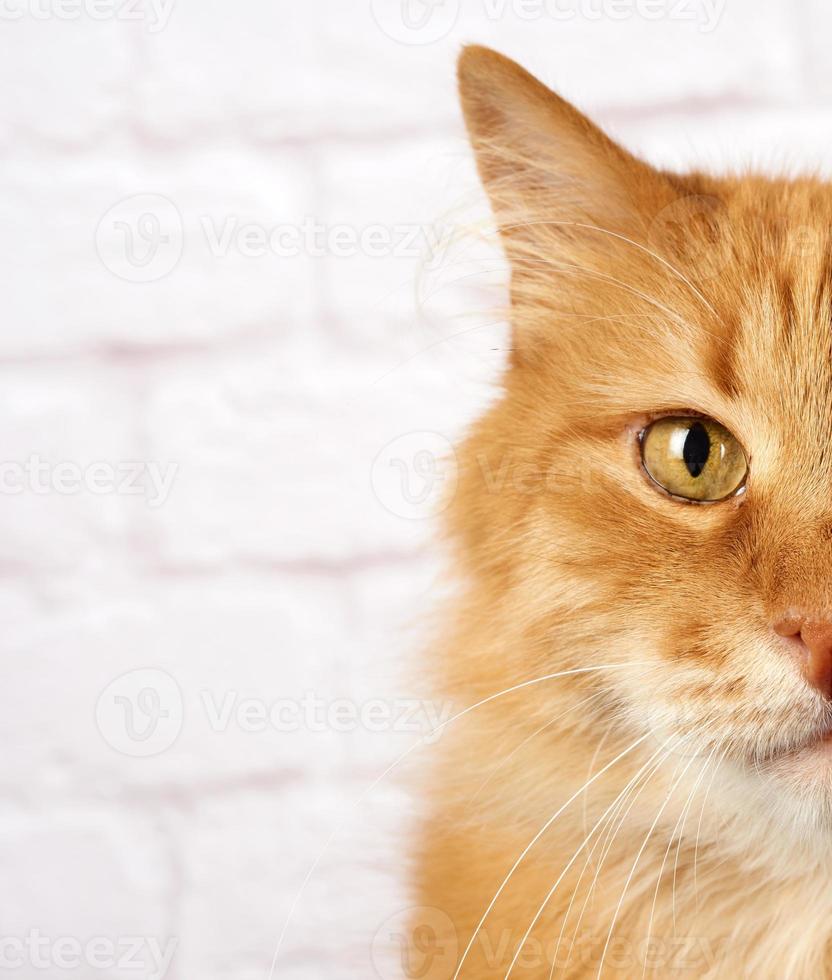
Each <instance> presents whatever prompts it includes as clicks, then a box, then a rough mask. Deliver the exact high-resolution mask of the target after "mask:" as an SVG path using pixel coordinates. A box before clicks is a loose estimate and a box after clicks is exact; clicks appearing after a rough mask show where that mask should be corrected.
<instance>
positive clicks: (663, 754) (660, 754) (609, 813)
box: [505, 745, 672, 980]
mask: <svg viewBox="0 0 832 980" xmlns="http://www.w3.org/2000/svg"><path fill="white" fill-rule="evenodd" d="M670 751H672V750H667V749H666V745H661V746H659V748H658V749H657V750H656V751H655V752H654V753H653V754H652V755H651V756H650V758H649V759H648V760H647V761H646V762H645V763H644V765H643V766H642V767H641V768H640V769H639V771H638V772H637V773H636V774H635V776H633V777H632V778H631V779H630V781H629V782H628V783H627V785H626V786H625V787H624V788H623V789H622V790H621V792H620V793H618V795H617V796H616V797H615V799H614V800H613V801H612V803H610V805H609V806H608V807H607V809H606V810H605V811H604V813H603V814H602V815H601V817H600V818H599V819H598V820H597V821H596V823H595V825H594V826H593V828H592V830H590V831H589V833H588V834H585V835H584V840H583V842H582V843H581V845H580V847H579V848H578V849H577V850H576V851H575V853H574V855H573V856H572V859H571V860H570V861H569V863H568V864H567V865H566V867H565V868H564V869H563V871H562V872H561V874H560V876H559V877H558V879H557V881H556V882H555V884H554V885H553V886H552V888H551V889H550V891H549V893H548V894H547V895H546V897H545V898H544V900H543V902H542V903H541V904H540V907H539V908H538V910H537V913H536V914H535V916H534V918H533V919H532V921H531V923H530V924H529V927H528V929H527V930H526V932H525V934H524V935H523V938H522V939H521V940H520V944H519V945H518V947H517V949H516V950H515V953H514V958H513V959H512V961H511V964H510V965H509V968H508V972H507V973H506V976H505V980H508V976H509V974H510V973H511V971H512V969H513V967H514V965H515V964H516V962H517V960H518V958H519V956H520V953H521V952H522V949H523V946H524V945H525V943H526V941H527V940H528V938H529V936H530V935H531V932H532V930H533V929H534V926H535V924H536V923H537V921H538V919H539V918H540V916H541V915H542V914H543V911H544V909H545V908H546V905H547V904H548V903H549V901H550V899H551V898H552V895H554V893H555V890H556V889H557V887H558V885H559V884H560V882H561V881H562V879H563V877H564V876H565V875H566V872H567V871H568V870H569V868H570V867H571V866H572V864H573V863H574V861H575V860H577V858H578V855H579V854H580V853H581V851H582V850H583V849H584V848H585V847H586V845H587V844H588V843H589V841H590V840H591V839H592V837H593V835H594V834H595V832H596V831H597V830H598V829H599V827H601V826H602V824H603V823H604V822H605V821H608V820H612V819H613V818H614V816H615V813H614V811H615V810H616V809H617V808H618V807H619V806H620V805H621V803H622V801H623V800H624V799H625V798H626V795H627V794H628V791H629V790H630V788H631V787H632V786H634V785H635V784H636V783H637V782H638V780H639V778H640V777H641V775H642V774H643V773H644V772H645V771H646V770H647V769H648V768H650V767H651V766H652V769H653V771H654V770H655V769H656V768H657V767H658V766H659V765H661V763H662V761H663V760H664V759H666V758H667V757H668V755H669V754H670ZM656 760H658V761H656ZM600 840H601V836H600V834H599V836H598V838H597V839H596V841H595V844H594V845H593V848H592V851H591V852H590V854H589V855H588V857H587V862H588V860H589V857H591V854H592V853H593V852H594V850H595V848H596V847H597V846H598V843H599V842H600ZM586 867H587V864H586V863H585V864H584V870H583V871H582V872H581V876H580V877H579V879H578V883H577V885H576V890H577V887H578V886H579V885H580V881H581V878H583V874H584V872H585V871H586ZM574 898H575V891H573V893H572V900H571V901H570V903H569V908H568V909H567V912H566V916H565V917H564V920H563V925H565V923H566V919H568V917H569V909H571V907H572V903H573V902H574ZM562 937H563V926H562V927H561V932H560V935H559V937H558V943H557V945H556V947H555V950H554V953H553V956H552V971H550V973H549V976H550V978H551V976H552V975H553V971H554V968H555V964H556V962H557V954H558V951H559V949H560V940H561V939H562Z"/></svg>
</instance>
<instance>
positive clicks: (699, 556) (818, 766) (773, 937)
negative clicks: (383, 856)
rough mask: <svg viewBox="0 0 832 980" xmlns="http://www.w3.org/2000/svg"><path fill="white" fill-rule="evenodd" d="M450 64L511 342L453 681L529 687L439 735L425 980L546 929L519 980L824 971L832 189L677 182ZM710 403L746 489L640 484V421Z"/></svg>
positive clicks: (535, 94) (426, 892) (521, 80)
mask: <svg viewBox="0 0 832 980" xmlns="http://www.w3.org/2000/svg"><path fill="white" fill-rule="evenodd" d="M459 79H460V92H461V98H462V104H463V109H464V113H465V118H466V122H467V125H468V129H469V133H470V137H471V141H472V145H473V148H474V151H475V153H476V155H477V161H478V165H479V170H480V174H481V177H482V180H483V183H484V185H485V187H486V190H487V191H488V194H489V197H490V199H491V204H492V208H493V211H494V213H495V216H496V219H497V223H498V226H499V228H500V231H501V234H502V240H503V243H504V247H505V250H506V254H507V257H508V259H509V261H510V263H511V267H512V286H511V319H512V327H513V353H512V357H511V362H510V364H509V366H508V368H507V371H506V374H505V378H504V383H503V387H504V394H503V396H502V397H501V398H500V399H499V401H498V402H497V404H495V405H494V406H493V407H492V408H491V409H490V411H489V412H488V413H487V415H486V416H485V417H484V418H483V419H481V420H480V422H479V423H478V424H477V425H476V426H475V427H474V429H473V431H472V432H471V433H470V435H469V437H468V438H467V440H466V442H465V444H464V445H463V446H462V447H461V450H460V459H461V461H462V472H461V478H460V486H459V489H458V491H457V493H456V496H455V498H454V500H453V502H452V504H451V506H450V508H449V513H450V530H451V534H452V540H453V542H454V547H455V556H456V570H457V573H458V577H459V580H460V582H461V596H460V597H459V598H458V599H457V601H456V602H455V605H454V608H453V611H452V615H451V617H450V624H449V627H448V635H447V637H446V638H445V642H443V644H442V645H441V648H440V657H439V660H438V662H437V664H436V669H437V671H438V673H439V679H440V686H441V689H442V690H443V692H446V693H447V694H448V695H449V696H450V697H452V698H453V699H454V700H455V703H456V704H457V706H459V707H461V706H465V705H474V704H476V703H477V702H479V701H481V700H482V699H486V698H489V697H490V696H491V695H494V694H496V693H497V692H501V691H505V690H508V689H510V688H512V687H514V686H516V685H520V684H523V683H524V682H527V681H535V682H534V683H530V684H527V685H526V686H524V687H522V688H520V689H518V690H514V691H512V692H510V693H507V694H504V695H501V696H499V697H496V698H494V699H493V700H490V701H488V703H486V704H483V705H481V706H479V707H476V708H475V709H474V710H472V711H471V712H469V713H468V714H466V715H465V717H463V718H461V719H460V720H459V721H458V722H456V723H454V724H452V725H450V726H449V728H448V731H447V733H446V734H445V735H444V737H443V740H442V742H441V743H440V745H439V747H438V748H437V749H435V750H434V751H437V752H438V753H439V759H438V761H437V763H436V765H435V767H434V769H433V770H432V772H431V781H430V791H429V796H430V801H431V804H430V806H431V812H430V816H429V818H428V819H427V820H426V821H425V824H424V828H423V835H422V840H421V844H420V849H419V861H418V871H417V888H418V895H419V905H420V906H424V907H429V908H431V909H433V910H435V912H432V913H426V912H422V913H419V915H417V916H416V917H415V919H419V916H428V918H430V916H431V915H433V916H434V917H435V918H434V920H435V921H439V922H441V923H443V926H442V927H441V928H438V927H437V928H434V932H435V933H438V934H437V935H434V936H433V940H435V942H434V941H433V940H432V942H431V943H428V944H427V946H426V945H425V943H426V939H425V937H426V936H427V935H428V933H427V932H425V931H424V930H422V931H421V932H420V931H419V929H418V928H417V927H418V926H419V925H420V922H419V921H414V936H417V937H421V939H419V941H418V942H417V943H416V945H417V947H418V949H420V950H422V954H423V958H422V961H420V962H422V963H423V964H424V968H425V971H426V972H424V973H422V974H419V975H423V976H427V977H432V978H437V980H438V978H439V977H452V976H454V972H455V970H456V969H457V965H458V962H459V960H460V958H461V956H462V953H463V951H464V950H465V949H466V947H467V946H468V945H469V942H470V943H471V946H470V950H469V952H468V953H467V955H466V956H465V958H464V962H463V963H462V966H461V969H460V971H459V976H460V977H464V978H485V977H503V976H505V975H506V973H507V971H508V969H509V965H510V964H511V963H512V959H513V957H514V955H515V952H516V951H517V950H518V947H519V944H520V943H521V940H522V939H523V937H524V934H525V933H526V932H527V929H529V930H530V931H529V934H528V937H527V939H526V942H525V945H524V946H523V948H522V949H521V950H520V956H519V958H518V959H517V961H516V962H515V963H514V966H513V969H512V972H511V976H512V977H518V978H520V977H528V978H546V977H549V976H550V972H551V973H552V975H554V976H559V977H563V976H568V977H594V976H598V975H599V973H600V972H601V971H602V972H603V976H605V977H628V978H632V977H640V976H642V975H644V976H650V977H672V976H676V975H684V976H697V977H730V978H736V977H740V976H755V977H778V978H782V977H799V978H815V977H817V978H820V977H826V976H828V975H829V974H830V971H832V953H830V941H831V940H832V887H829V885H828V882H829V880H830V873H832V753H828V752H827V750H825V749H824V750H821V749H818V748H817V747H816V743H817V741H818V739H819V738H820V736H821V735H823V734H824V733H825V732H827V731H828V730H829V729H830V727H832V712H830V709H829V705H828V704H827V703H826V702H824V701H823V699H822V698H821V697H820V695H818V694H817V693H816V692H814V691H813V690H811V689H810V688H809V686H808V685H807V684H806V683H805V682H804V680H803V678H802V677H801V675H800V671H799V670H798V669H797V668H796V665H795V663H794V661H793V659H792V658H791V655H790V654H789V653H788V652H787V650H786V649H785V645H784V642H783V641H781V640H780V639H779V638H778V637H776V636H775V635H774V634H773V632H772V629H771V622H772V619H773V617H775V616H777V615H779V614H782V613H783V612H784V610H787V609H789V608H792V607H800V608H811V609H813V610H819V611H822V612H825V613H826V614H828V613H829V611H830V610H832V360H831V359H830V350H831V349H832V234H830V232H831V231H832V191H830V188H829V186H828V185H827V184H826V183H823V182H821V181H819V180H815V179H810V178H806V179H800V180H785V179H765V178H762V177H756V176H747V177H742V178H725V179H716V178H711V177H707V176H704V175H701V174H691V175H687V176H678V175H673V174H669V173H662V172H658V171H656V170H654V169H652V168H651V167H649V166H647V165H646V164H644V163H642V162H640V161H638V160H636V159H635V158H633V157H632V156H631V155H630V154H628V153H627V152H625V151H624V150H622V149H620V148H619V147H617V146H616V145H615V144H614V143H612V142H611V141H610V140H609V139H607V138H606V137H605V136H604V135H603V134H601V133H600V131H599V130H598V129H596V128H595V127H594V126H593V125H592V124H591V123H590V122H588V121H587V120H586V119H585V118H584V117H583V116H582V115H580V113H578V112H577V111H576V110H575V109H574V108H572V107H571V106H569V105H568V104H567V103H565V102H563V101H562V100H560V99H559V98H558V97H557V96H555V95H554V94H552V93H550V92H549V91H548V90H547V89H545V88H544V87H543V86H542V85H541V84H540V83H538V82H537V81H536V80H534V79H533V78H532V77H531V76H529V75H528V74H526V73H525V72H524V71H523V70H522V69H520V68H519V67H518V66H516V65H514V64H513V63H512V62H510V61H508V60H507V59H505V58H503V57H501V56H500V55H497V54H495V53H494V52H491V51H488V50H485V49H482V48H468V49H466V50H465V52H464V53H463V55H462V57H461V60H460V65H459ZM689 410H693V411H698V412H701V413H703V414H706V415H709V416H712V417H714V418H716V419H718V420H719V421H720V422H722V423H723V424H724V425H725V426H727V427H728V428H729V429H730V431H731V432H733V433H734V435H735V436H736V437H737V438H738V439H739V440H740V442H741V443H742V445H743V446H744V447H745V449H746V451H747V453H748V456H749V459H750V475H749V479H748V483H747V488H746V491H745V493H743V494H742V495H741V496H739V497H736V498H732V499H731V500H728V501H724V502H721V503H718V504H712V505H693V504H684V503H680V502H679V501H678V500H674V499H671V498H670V497H667V496H663V495H662V494H661V493H660V492H657V490H656V488H655V487H653V486H651V485H650V484H649V482H648V481H647V480H646V479H645V477H644V474H643V472H642V471H641V468H640V466H639V458H638V447H637V442H636V433H637V432H638V431H639V429H640V428H641V427H643V425H644V424H645V422H646V421H647V420H649V419H651V418H653V417H655V416H657V415H662V414H667V413H669V412H673V411H689ZM596 668H597V669H596ZM565 671H571V672H572V673H568V674H566V675H565V676H560V677H556V678H550V679H546V680H541V681H539V682H537V679H538V678H541V677H548V676H549V675H552V674H555V673H559V672H565ZM619 756H621V758H618V757H619ZM616 760H617V761H616ZM628 787H629V789H628ZM621 794H623V795H621ZM616 801H618V803H619V804H620V806H616ZM555 814H557V816H556V817H555V819H552V817H553V815H555ZM531 842H533V843H531ZM530 845H531V846H530ZM521 855H522V860H518V859H519V858H521ZM515 864H516V869H515V870H514V872H513V874H511V875H510V876H509V871H510V870H511V869H512V867H513V866H514V865H515ZM504 881H505V884H503V882H504ZM556 882H557V887H555V888H554V889H553V886H554V885H555V884H556ZM492 900H493V904H492ZM486 910H489V911H488V913H487V915H484V913H486ZM538 911H539V915H538V916H537V918H536V921H535V917H536V913H538ZM481 920H482V923H481V925H480V927H479V928H477V926H478V924H479V923H480V921H481ZM422 924H423V925H425V926H427V924H428V923H422ZM559 937H560V943H559V944H558V939H559ZM420 943H421V945H420ZM556 946H557V947H558V948H557V961H556V963H555V966H554V969H553V970H552V955H553V951H554V949H555V947H556ZM605 948H606V952H605V953H604V950H605ZM426 949H428V950H429V951H432V952H430V954H429V955H427V954H425V950H426ZM417 952H418V950H415V952H414V956H416V953H417ZM602 955H603V965H602V962H601V961H602ZM425 957H427V958H425ZM414 962H415V961H414ZM413 975H416V974H415V973H414V974H413Z"/></svg>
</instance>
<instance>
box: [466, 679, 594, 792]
mask: <svg viewBox="0 0 832 980" xmlns="http://www.w3.org/2000/svg"><path fill="white" fill-rule="evenodd" d="M604 693H605V692H604V691H598V692H596V693H595V694H590V696H589V697H588V698H584V699H583V700H582V701H578V702H577V704H573V705H570V707H568V708H567V709H566V711H562V712H561V713H560V714H559V715H556V716H555V717H554V718H552V719H550V720H549V721H547V722H546V724H545V725H541V726H540V728H537V729H535V731H533V732H532V733H531V735H527V736H526V737H525V738H524V739H523V741H522V742H521V743H520V744H519V745H516V746H515V747H514V748H513V749H512V750H511V752H509V754H508V755H507V756H505V758H503V759H501V760H500V762H498V763H497V765H496V766H495V767H494V768H493V769H492V770H491V772H490V773H489V774H488V776H486V778H485V779H484V780H483V781H482V783H480V785H479V786H478V787H477V789H476V790H475V791H474V793H473V794H472V795H471V796H470V798H469V799H468V803H467V806H468V807H470V806H471V805H472V804H473V802H474V800H475V799H476V798H477V797H478V796H479V795H480V793H481V792H482V791H483V790H484V789H485V787H486V786H487V785H488V784H489V783H490V782H491V780H492V779H493V778H494V776H496V774H497V773H498V772H499V771H500V769H502V768H503V766H505V765H507V764H508V763H509V762H510V761H511V759H512V758H513V757H514V756H515V755H516V753H517V752H519V751H520V749H522V748H523V746H524V745H525V744H526V743H527V742H530V741H531V740H532V739H533V738H535V737H536V736H537V735H540V734H542V733H543V732H545V731H546V729H547V728H551V727H552V725H554V724H555V723H556V722H558V721H560V720H561V718H564V717H566V715H568V714H569V713H570V712H572V711H576V710H577V709H578V708H582V707H584V706H585V705H587V704H589V703H590V702H591V701H597V700H598V698H600V697H603V695H604Z"/></svg>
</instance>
